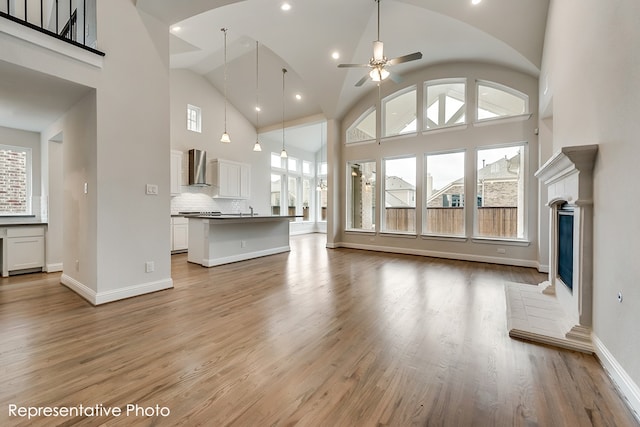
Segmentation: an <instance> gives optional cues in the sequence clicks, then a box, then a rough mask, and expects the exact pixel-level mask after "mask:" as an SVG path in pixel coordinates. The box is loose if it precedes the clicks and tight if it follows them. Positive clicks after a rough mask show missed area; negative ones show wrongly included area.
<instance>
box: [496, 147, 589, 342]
mask: <svg viewBox="0 0 640 427" xmlns="http://www.w3.org/2000/svg"><path fill="white" fill-rule="evenodd" d="M597 152H598V146H597V145H583V146H574V147H564V148H562V149H561V150H560V151H558V152H556V153H555V154H554V155H553V156H552V157H551V158H550V159H549V160H548V161H547V162H546V163H545V164H544V165H542V167H540V169H538V171H537V172H536V173H535V176H536V178H538V179H539V180H540V181H541V182H542V183H543V184H544V185H545V188H546V200H544V196H542V197H543V200H541V202H544V203H546V205H547V206H548V207H549V224H550V227H549V228H550V230H549V235H550V236H549V237H550V238H549V254H550V256H549V258H550V259H549V267H550V268H549V280H548V281H546V282H543V283H541V284H540V285H538V286H537V287H534V286H531V285H523V284H518V283H507V284H506V285H505V291H506V296H507V321H508V327H509V335H510V336H511V337H514V338H522V339H527V340H530V341H537V342H542V343H544V344H550V345H556V346H559V347H565V348H570V349H573V350H580V351H586V352H592V351H593V346H592V343H591V320H592V319H591V315H592V306H593V304H592V297H593V285H592V279H593V270H592V265H593V263H592V261H593V167H594V164H595V159H596V155H597ZM542 194H544V192H543V193H542ZM565 203H566V204H568V205H569V206H572V207H573V208H574V215H573V221H574V223H573V288H572V289H570V288H569V287H567V286H566V285H565V284H564V283H563V282H562V280H561V279H560V277H559V276H558V273H557V270H558V268H557V267H558V246H557V245H558V209H559V208H560V206H562V205H563V204H565Z"/></svg>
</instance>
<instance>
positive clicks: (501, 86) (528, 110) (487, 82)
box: [473, 80, 531, 125]
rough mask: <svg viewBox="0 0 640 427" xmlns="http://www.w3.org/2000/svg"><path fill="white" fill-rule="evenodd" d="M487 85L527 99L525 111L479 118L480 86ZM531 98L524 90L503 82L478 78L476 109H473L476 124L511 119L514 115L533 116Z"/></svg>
mask: <svg viewBox="0 0 640 427" xmlns="http://www.w3.org/2000/svg"><path fill="white" fill-rule="evenodd" d="M481 85H482V86H487V87H490V88H493V89H497V90H501V91H504V92H507V93H509V94H511V95H513V96H516V97H518V98H521V99H522V100H524V101H525V107H526V108H525V112H524V113H522V114H514V115H509V116H499V117H489V118H486V119H478V108H479V103H480V86H481ZM530 104H531V99H530V98H529V95H527V94H526V93H524V92H521V91H519V90H518V89H515V88H513V87H511V86H507V85H504V84H501V83H497V82H493V81H490V80H476V102H475V105H474V109H473V118H474V121H473V123H474V125H476V124H478V123H484V122H487V121H496V120H505V119H510V118H514V117H525V116H531V105H530Z"/></svg>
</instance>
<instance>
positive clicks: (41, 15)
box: [40, 0, 44, 28]
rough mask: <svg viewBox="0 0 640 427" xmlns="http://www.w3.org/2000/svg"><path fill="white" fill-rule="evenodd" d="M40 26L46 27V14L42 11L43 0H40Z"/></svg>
mask: <svg viewBox="0 0 640 427" xmlns="http://www.w3.org/2000/svg"><path fill="white" fill-rule="evenodd" d="M40 28H44V14H43V13H42V0H40Z"/></svg>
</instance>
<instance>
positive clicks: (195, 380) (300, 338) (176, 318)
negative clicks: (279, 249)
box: [0, 235, 638, 427]
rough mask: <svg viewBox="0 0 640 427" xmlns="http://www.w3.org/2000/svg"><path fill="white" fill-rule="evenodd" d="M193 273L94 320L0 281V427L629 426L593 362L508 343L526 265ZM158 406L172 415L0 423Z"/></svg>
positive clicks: (45, 289) (385, 261) (285, 257)
mask: <svg viewBox="0 0 640 427" xmlns="http://www.w3.org/2000/svg"><path fill="white" fill-rule="evenodd" d="M292 248H293V249H292V251H291V252H290V253H285V254H278V255H273V256H269V257H264V258H259V259H254V260H249V261H244V262H239V263H235V264H229V265H223V266H218V267H214V268H209V269H207V268H203V267H200V266H198V265H194V264H189V263H187V261H186V255H185V254H179V255H173V256H172V277H173V279H174V285H175V288H174V289H171V290H167V291H162V292H157V293H154V294H149V295H145V296H141V297H137V298H132V299H128V300H123V301H118V302H114V303H110V304H107V305H104V306H99V307H92V306H90V305H89V304H88V303H86V302H85V301H84V300H83V299H82V298H80V297H79V296H78V295H76V294H74V293H73V292H71V291H70V290H69V289H67V288H66V287H64V286H62V285H60V284H59V280H60V275H59V274H39V273H36V274H29V275H23V276H14V277H10V278H2V279H0V325H1V328H0V384H1V386H0V425H2V426H21V425H24V426H50V425H68V426H72V425H87V426H98V425H108V426H149V425H159V426H165V425H166V426H173V425H184V426H194V425H204V426H227V425H230V426H231V425H233V426H292V425H298V426H349V427H351V426H414V425H415V426H485V425H486V426H580V427H582V426H590V425H592V426H623V427H624V426H637V425H638V423H637V422H636V420H635V419H634V418H633V414H632V413H631V411H630V410H629V409H628V408H627V407H626V406H625V403H624V401H623V400H622V399H621V398H620V397H619V396H618V394H617V393H616V390H615V388H614V387H613V385H612V383H611V381H610V380H609V378H608V377H607V376H606V373H605V372H604V371H603V369H602V368H601V367H600V365H599V364H598V362H597V360H596V359H595V358H594V357H593V356H590V355H585V354H582V353H576V352H571V351H566V350H561V349H556V348H551V347H546V346H541V345H535V344H531V343H527V342H523V341H518V340H513V339H511V338H509V336H508V334H507V329H506V314H505V313H506V307H505V300H504V289H503V283H504V282H505V281H511V282H521V283H530V284H537V283H539V282H540V281H542V280H544V279H545V275H542V274H539V273H538V272H537V271H535V270H533V269H526V268H518V267H509V266H500V265H490V264H482V263H470V262H462V261H453V260H439V259H433V258H426V257H416V256H408V255H394V254H384V253H374V252H367V251H359V250H351V249H334V250H328V249H326V248H325V247H324V236H322V235H308V236H297V237H294V238H293V239H292ZM11 404H15V405H17V406H33V407H44V406H57V407H63V406H67V407H70V406H78V405H80V404H82V405H85V406H91V405H99V404H101V405H103V406H104V407H108V408H120V409H122V410H123V411H125V410H126V409H127V405H129V404H131V405H138V406H139V407H142V408H147V407H149V408H152V407H155V406H156V405H159V406H160V407H167V408H169V410H170V412H171V413H170V415H169V416H168V417H162V416H153V417H147V416H144V415H138V416H135V414H134V415H132V416H129V417H126V416H125V415H121V416H119V417H116V416H113V415H110V416H103V417H90V416H77V417H59V418H55V419H52V418H44V417H36V418H34V419H30V420H29V419H27V418H24V417H12V416H10V414H9V412H8V409H9V405H11Z"/></svg>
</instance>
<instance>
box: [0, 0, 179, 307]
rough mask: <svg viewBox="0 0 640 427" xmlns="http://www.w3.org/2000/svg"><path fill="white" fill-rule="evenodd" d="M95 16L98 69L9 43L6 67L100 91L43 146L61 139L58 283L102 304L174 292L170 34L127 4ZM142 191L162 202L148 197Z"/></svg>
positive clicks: (0, 46) (4, 51)
mask: <svg viewBox="0 0 640 427" xmlns="http://www.w3.org/2000/svg"><path fill="white" fill-rule="evenodd" d="M97 8H98V10H97V19H98V28H99V35H100V37H99V49H101V50H102V51H104V52H105V53H106V56H105V57H104V59H103V60H102V61H97V63H98V64H100V62H101V66H100V65H98V66H93V65H88V64H87V63H85V62H81V61H76V60H74V59H71V58H70V57H68V56H65V55H60V54H58V53H56V52H55V51H54V50H50V49H46V48H42V47H40V46H39V45H37V44H32V43H28V42H25V41H22V40H20V39H17V38H15V39H14V38H9V37H0V52H1V54H0V59H2V60H4V61H8V62H11V63H14V64H17V65H20V66H22V67H26V68H30V69H33V70H37V71H40V72H43V73H46V74H50V75H53V76H57V77H60V78H63V79H66V80H70V81H73V82H76V83H80V84H83V85H85V86H88V87H91V88H94V89H95V90H94V91H91V93H90V94H89V95H88V96H87V97H85V98H84V99H83V100H81V101H80V102H79V103H78V104H77V105H76V106H75V107H73V108H72V109H71V110H70V111H68V112H67V114H66V115H65V116H64V117H62V118H61V119H60V120H59V121H58V123H56V124H54V125H52V126H51V128H50V129H47V131H46V132H43V135H42V140H43V141H48V140H49V139H51V138H53V137H55V136H56V135H59V134H60V133H61V132H62V140H63V142H62V145H63V164H64V171H63V180H64V184H63V185H64V196H63V200H64V202H63V203H64V206H63V208H62V212H63V217H64V219H63V220H62V224H63V225H62V227H63V245H62V250H63V251H64V255H63V256H62V258H63V259H64V274H63V276H62V277H63V279H62V280H63V282H64V283H65V284H67V285H68V286H69V287H71V288H72V289H74V290H76V291H77V292H79V293H80V294H81V295H83V296H84V297H85V298H87V299H88V300H90V301H91V302H93V303H102V302H107V301H111V300H116V299H120V298H126V297H129V296H134V295H138V294H142V293H146V292H151V291H154V290H159V289H165V288H167V287H171V286H172V281H171V265H170V251H169V245H170V242H169V233H168V231H167V230H168V229H169V218H168V216H167V214H166V213H167V211H168V209H169V203H170V195H169V153H170V144H169V120H170V117H169V111H170V110H169V33H168V28H167V26H166V24H162V23H160V22H159V21H157V20H156V19H155V18H151V17H149V16H146V15H144V14H142V13H139V11H138V10H137V9H136V7H135V5H134V4H133V2H131V1H130V0H112V1H109V2H99V3H98V5H97ZM56 43H57V42H56ZM56 43H53V44H54V45H55V44H56ZM60 43H63V42H60ZM63 44H64V43H63ZM124 47H126V48H124ZM65 48H66V46H65ZM85 182H86V183H87V188H88V192H87V194H84V191H83V190H84V183H85ZM146 184H156V185H158V189H159V194H158V195H154V196H150V195H145V185H146ZM76 260H77V261H78V262H76ZM146 262H153V263H154V271H153V272H149V273H146V272H145V264H146Z"/></svg>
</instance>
